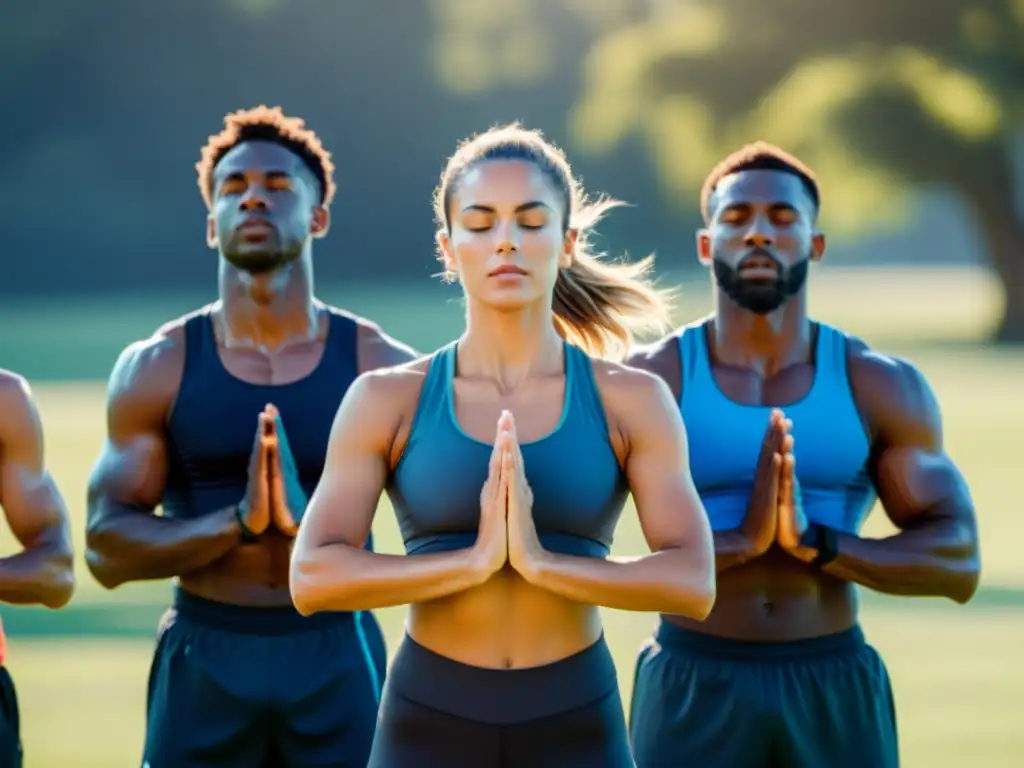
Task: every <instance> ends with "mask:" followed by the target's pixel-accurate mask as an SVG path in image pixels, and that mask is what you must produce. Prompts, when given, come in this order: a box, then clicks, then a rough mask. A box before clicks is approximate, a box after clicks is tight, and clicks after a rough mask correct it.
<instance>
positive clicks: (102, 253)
mask: <svg viewBox="0 0 1024 768" xmlns="http://www.w3.org/2000/svg"><path fill="white" fill-rule="evenodd" d="M1022 40H1024V0H927V1H926V0H858V2H850V3H846V2H844V3H840V2H837V1H836V0H825V1H824V2H823V1H822V0H418V1H414V0H375V2H360V3H357V2H340V1H339V0H291V1H290V2H287V1H286V0H259V1H257V0H149V1H148V2H137V1H136V0H94V1H93V2H81V1H80V0H41V1H40V2H37V3H33V2H29V0H6V1H5V2H4V3H3V4H2V6H0V108H2V116H3V117H2V119H0V168H2V169H3V170H2V172H0V251H2V256H3V259H4V278H3V280H0V296H2V300H0V328H2V329H3V332H2V333H0V365H2V366H3V367H7V368H12V369H14V370H17V371H19V372H21V373H23V374H25V375H27V376H28V377H29V378H30V379H31V380H32V381H33V384H34V386H35V390H36V392H37V395H38V397H39V400H40V403H41V407H42V410H43V415H44V418H45V422H46V428H47V440H48V450H47V455H48V461H49V464H50V467H51V469H52V472H53V474H54V475H55V476H56V478H57V481H58V482H59V484H60V486H61V488H62V490H63V491H64V494H65V496H66V497H67V500H68V503H69V505H70V508H71V511H72V514H73V520H74V525H75V535H76V541H77V545H78V549H79V554H80V552H81V548H82V534H83V529H84V499H85V485H86V479H87V476H88V473H89V469H90V466H91V464H92V462H93V460H94V458H95V457H96V455H97V452H98V450H99V447H100V443H101V441H102V439H103V418H104V415H103V380H104V379H105V377H106V375H107V373H108V372H109V370H110V367H111V365H112V363H113V361H114V359H115V357H116V355H117V353H118V351H119V350H120V349H121V348H122V347H123V346H124V345H125V344H127V343H128V342H130V341H132V340H133V339H136V338H139V337H141V336H145V335H148V334H149V333H151V332H152V330H154V329H155V328H156V327H157V326H158V325H159V324H161V323H162V322H163V321H165V320H167V319H170V318H172V317H174V316H176V315H178V314H182V313H184V312H186V311H188V310H190V309H192V308H194V307H196V306H198V305H199V304H201V303H204V302H206V301H208V300H210V299H211V298H213V296H214V295H215V265H216V255H215V254H214V253H213V252H211V251H209V250H207V249H206V247H205V244H204V240H203V236H204V215H205V211H204V209H203V205H202V201H201V199H200V197H199V194H198V191H197V188H196V186H195V172H194V169H193V164H194V163H195V161H196V160H197V158H198V153H199V147H200V146H201V145H202V143H204V141H205V140H206V137H207V135H209V134H210V133H213V132H216V131H217V130H219V128H220V126H221V118H222V116H223V114H224V113H225V112H227V111H231V110H234V109H238V108H241V107H249V106H254V105H256V104H260V103H265V104H268V105H280V106H282V107H283V108H284V109H285V111H286V112H289V113H290V114H296V115H299V116H302V117H304V118H306V120H307V121H308V123H309V124H310V126H311V127H313V128H314V129H315V130H317V131H318V132H319V133H320V135H321V136H322V137H323V140H324V141H325V143H326V144H327V146H328V148H329V149H330V150H331V151H332V152H333V155H334V160H335V163H336V164H337V166H338V172H337V173H338V183H339V194H338V198H337V203H336V204H335V206H334V211H333V214H334V225H333V229H332V231H331V234H330V235H329V236H328V238H327V239H326V240H325V241H323V242H321V243H318V246H317V254H316V264H317V267H316V268H317V270H318V285H317V287H318V291H319V293H320V295H321V296H322V297H323V298H325V299H327V300H330V301H334V302H337V303H339V304H341V305H342V306H345V307H346V308H349V309H351V310H354V311H356V312H359V313H364V314H366V315H368V316H369V317H371V318H373V319H374V320H377V321H378V322H380V323H381V324H382V325H383V326H384V327H385V328H386V329H387V330H388V331H389V332H391V333H392V334H394V335H396V336H398V337H400V338H401V339H403V340H405V341H407V342H408V343H410V344H413V345H414V346H416V347H417V348H419V349H421V350H423V351H428V350H432V349H434V348H436V347H438V346H439V345H441V344H442V343H443V342H445V341H447V340H449V339H450V338H452V337H453V336H454V335H455V334H457V333H458V332H459V329H460V324H461V306H460V304H459V294H458V289H457V288H456V287H452V286H444V285H441V284H440V283H439V282H438V281H437V280H435V279H433V278H431V275H432V274H434V273H436V272H437V264H436V263H435V262H434V261H433V225H432V221H431V208H430V195H431V192H432V189H433V185H434V184H435V182H436V180H437V175H438V173H439V172H440V170H441V167H442V164H443V162H444V159H445V157H446V156H447V155H448V154H449V153H450V152H451V151H452V150H453V149H454V147H455V144H456V142H457V141H458V140H459V139H460V138H462V137H463V136H465V135H466V134H467V133H471V132H474V131H478V130H482V129H485V128H487V127H488V126H490V125H492V124H494V123H497V122H505V121H510V120H516V119H518V120H521V121H523V122H524V123H525V124H527V125H529V126H531V127H539V128H542V129H543V130H544V131H545V132H546V133H547V134H548V135H549V136H550V137H551V138H553V139H555V140H556V141H557V142H558V143H559V144H561V145H563V146H564V147H565V149H566V150H567V151H568V153H569V155H570V158H571V159H572V160H573V161H574V164H575V167H576V169H577V170H578V171H579V173H580V174H581V175H582V176H583V177H584V180H585V182H586V183H587V185H588V186H589V187H590V188H591V189H592V190H593V191H604V192H608V193H610V194H612V195H614V196H616V197H619V198H622V199H625V200H627V201H629V202H631V203H632V204H633V207H631V208H627V209H623V210H620V211H618V212H616V213H615V214H614V215H613V216H612V217H611V218H610V219H609V220H608V221H607V223H606V224H605V225H604V226H603V228H602V235H603V237H602V245H604V246H605V247H606V248H607V249H608V250H609V251H611V252H613V253H615V254H621V253H628V254H630V255H633V256H639V255H643V254H646V253H649V252H656V253H657V255H658V265H659V271H660V274H661V277H662V279H663V280H665V281H666V282H670V283H682V285H683V293H682V300H681V303H680V307H679V312H678V320H679V322H680V323H683V322H685V321H688V320H691V319H693V318H695V317H697V316H699V315H700V314H702V313H705V312H706V311H707V310H708V309H709V307H710V294H709V287H708V278H707V276H706V274H705V273H703V272H702V270H701V269H700V268H699V266H698V265H697V263H696V260H695V256H694V248H693V232H694V229H695V228H696V227H697V226H698V225H699V217H698V201H697V190H698V188H699V185H700V183H701V181H702V180H703V178H704V175H705V174H706V173H707V171H708V170H709V169H710V168H711V166H712V165H714V163H715V162H716V160H718V159H719V158H720V157H721V156H722V155H724V154H725V153H727V152H729V151H731V150H732V149H735V148H737V147H738V146H739V145H741V144H742V143H745V142H747V141H750V140H754V139H758V138H763V139H766V140H769V141H774V142H776V143H778V144H780V145H781V146H782V147H783V148H785V149H787V150H789V151H791V152H794V153H796V154H797V155H799V156H800V157H802V158H803V159H804V160H805V161H807V162H808V163H810V164H811V165H812V166H813V167H815V169H816V170H817V171H818V174H819V176H820V178H821V180H822V185H823V189H824V211H823V216H822V224H823V227H824V228H825V231H826V232H827V233H828V234H829V235H830V237H831V239H830V249H829V252H828V254H827V257H826V259H825V262H824V263H823V264H822V265H821V266H820V267H818V268H816V269H815V271H813V273H812V283H811V292H812V301H811V304H812V309H813V311H814V314H815V315H816V316H818V317H820V318H821V319H823V320H827V321H830V322H833V323H838V324H840V325H842V326H844V327H845V328H847V329H848V330H850V331H852V332H855V333H858V334H861V335H863V336H864V337H865V338H866V339H867V340H868V341H870V342H872V343H874V344H876V345H878V346H880V347H881V348H882V349H884V350H886V351H890V352H894V353H898V354H901V355H905V356H908V357H909V358H911V359H912V360H913V361H914V362H915V363H917V364H918V365H919V366H920V367H921V368H922V369H923V370H924V372H925V373H926V374H927V375H928V376H929V378H930V379H931V381H932V383H933V385H934V387H935V389H936V391H937V392H938V395H939V397H940V399H941V401H942V404H943V408H944V415H945V421H946V436H947V442H948V448H949V451H950V453H951V454H952V455H953V457H954V458H955V459H956V460H957V461H958V462H959V463H960V464H961V465H962V467H963V468H964V470H965V472H966V473H967V476H968V478H969V480H970V481H971V485H972V490H973V492H974V496H975V500H976V503H977V507H978V513H979V517H980V520H981V531H982V540H983V554H984V568H985V570H984V576H983V585H982V588H981V590H980V591H979V593H978V595H977V597H976V598H975V600H974V601H973V603H972V604H970V605H969V606H966V607H961V606H957V605H955V604H953V603H948V602H942V601H938V600H928V599H894V598H883V597H878V596H875V595H869V594H865V595H864V601H863V603H864V624H865V626H866V629H867V632H868V634H869V636H870V638H871V639H872V641H873V642H874V643H875V644H876V645H877V646H878V647H879V648H880V650H881V651H882V653H883V655H884V656H885V657H886V659H887V660H888V663H889V666H890V669H891V672H892V676H893V679H894V683H895V687H896V696H897V706H898V710H899V718H900V728H901V737H902V751H903V762H904V764H905V765H907V766H909V768H918V766H927V767H929V768H932V767H934V768H943V767H944V766H961V765H964V764H965V763H966V762H967V761H971V762H972V763H973V764H975V765H977V766H985V767H988V766H991V767H993V768H995V767H996V766H1011V765H1020V764H1024V728H1022V727H1021V726H1022V725H1024V665H1022V664H1021V663H1020V654H1021V651H1022V649H1024V611H1022V610H1021V609H1022V607H1024V591H1022V590H1024V557H1022V555H1021V551H1020V547H1021V546H1022V544H1021V542H1024V508H1022V507H1021V502H1020V498H1021V492H1020V487H1019V485H1017V484H1016V481H1017V480H1019V475H1020V469H1019V467H1020V464H1021V460H1022V459H1024V437H1022V434H1024V408H1022V407H1021V395H1022V393H1024V352H1022V349H1024V348H1022V347H1021V346H1020V342H1022V341H1024V246H1022V243H1024V109H1022V107H1024V44H1022V42H1021V41H1022ZM876 518H877V519H875V520H873V521H872V522H871V523H870V524H869V531H870V532H872V533H881V532H885V531H886V530H887V528H886V524H885V523H884V516H882V514H881V511H880V510H879V512H878V514H877V515H876ZM375 530H376V532H377V536H378V542H379V546H380V547H381V548H383V549H385V550H387V551H400V541H399V539H398V537H397V531H396V528H395V526H394V523H393V519H392V515H391V511H390V509H387V508H386V506H385V507H382V510H381V514H380V515H379V516H378V521H377V524H376V527H375ZM641 542H642V540H641V538H640V536H639V532H638V529H637V526H636V524H635V521H634V520H632V519H631V518H630V516H629V515H627V516H626V522H625V523H624V525H623V527H622V528H621V529H620V532H619V534H618V537H617V543H616V550H617V551H618V552H623V553H624V552H636V551H638V550H639V548H640V547H641V546H642V543H641ZM4 547H5V549H4V551H5V552H10V551H13V543H12V542H11V541H10V537H9V536H5V537H4ZM168 595H169V585H168V584H143V585H130V586H125V587H122V588H119V589H118V590H116V591H115V592H112V593H111V592H105V591H103V590H102V589H101V588H100V587H99V586H98V585H96V584H95V582H93V580H92V579H91V577H90V576H89V575H88V572H87V571H86V570H85V567H84V565H80V567H79V587H78V591H77V594H76V596H75V599H74V601H73V602H72V604H71V605H70V606H69V607H67V608H66V609H64V610H62V611H59V612H51V611H47V610H45V609H35V608H21V609H18V608H12V607H4V608H3V609H2V615H3V621H4V626H5V628H6V630H7V632H8V634H9V635H10V637H11V648H10V652H9V654H8V666H9V669H10V670H11V673H12V674H13V676H14V678H15V681H16V683H17V685H18V688H19V694H20V698H21V706H22V730H23V736H24V742H25V750H26V758H27V760H26V765H27V766H29V768H65V767H68V768H71V767H72V766H73V767H74V768H99V767H100V766H102V767H103V768H119V767H120V766H126V767H128V766H133V765H138V763H139V759H140V749H141V744H142V736H143V725H144V719H143V717H144V697H145V686H146V675H147V672H148V663H149V659H150V654H151V652H152V649H153V641H154V633H155V629H156V622H157V618H158V616H159V614H160V613H161V611H162V609H163V608H164V607H165V606H166V604H167V600H168ZM381 616H382V621H383V622H384V623H385V626H386V629H387V632H388V638H389V644H390V647H391V649H394V647H395V644H396V642H397V639H398V638H399V636H400V633H401V628H402V627H401V624H402V616H403V612H402V611H401V610H389V611H384V612H382V614H381ZM651 626H652V617H651V616H648V615H642V614H625V613H617V612H608V614H607V631H608V636H609V639H610V641H611V643H612V647H613V650H614V651H615V653H616V658H617V661H618V665H619V672H620V677H621V681H622V686H623V691H624V695H625V696H624V697H625V698H627V699H628V694H629V687H630V685H631V680H632V668H633V667H632V665H633V659H634V655H635V651H636V649H637V648H638V646H639V645H640V643H641V641H642V640H643V638H644V637H645V636H646V635H647V634H648V632H649V631H650V628H651ZM865 768H870V767H868V766H866V767H865Z"/></svg>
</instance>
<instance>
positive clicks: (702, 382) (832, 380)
mask: <svg viewBox="0 0 1024 768" xmlns="http://www.w3.org/2000/svg"><path fill="white" fill-rule="evenodd" d="M706 325H707V321H706V320H705V321H702V322H700V323H699V324H696V325H692V326H690V327H688V328H686V329H685V330H684V331H683V333H682V335H681V336H680V337H679V350H680V355H681V357H682V397H681V398H680V408H681V410H682V415H683V421H684V422H685V423H686V432H687V435H688V437H689V443H690V472H691V474H692V475H693V480H694V484H695V485H696V487H697V490H698V491H699V493H700V497H701V500H702V501H703V502H704V507H705V509H706V510H707V513H708V518H709V520H710V522H711V528H712V530H715V531H726V530H732V529H735V528H737V527H738V526H739V525H740V523H741V522H742V521H743V517H744V515H745V514H746V510H747V504H748V502H749V500H750V492H751V489H752V487H753V483H754V470H755V467H756V464H757V457H758V454H759V453H760V450H761V443H762V442H763V440H764V434H765V430H766V429H767V427H768V419H769V416H770V414H771V412H772V409H773V408H774V407H775V406H754V405H741V404H739V403H736V402H734V401H732V400H730V399H729V398H728V397H726V396H725V395H724V394H723V393H722V391H721V390H720V389H719V388H718V384H717V383H716V382H715V379H714V375H713V373H712V370H711V363H710V355H709V354H708V346H707V336H706ZM815 349H816V351H815V357H814V360H815V363H814V382H813V384H812V386H811V390H810V391H809V392H808V393H807V395H806V396H805V397H804V398H803V399H802V400H800V401H799V402H796V403H793V404H792V405H783V406H778V407H779V408H780V409H781V410H782V411H783V413H785V415H786V417H787V418H789V419H792V421H793V429H792V435H793V441H794V443H793V454H794V456H795V457H796V474H797V479H798V480H799V481H800V488H801V491H802V499H803V507H804V512H805V514H806V515H807V518H808V519H809V520H811V521H813V522H816V523H819V524H821V525H825V526H828V527H830V528H833V529H835V530H837V531H842V532H844V533H857V532H858V531H859V530H860V526H861V524H862V523H863V522H864V519H865V518H866V517H867V515H868V513H869V512H870V511H871V507H872V505H874V503H875V491H874V486H873V484H872V483H871V480H870V478H869V476H868V473H867V460H868V455H869V453H870V449H871V447H870V444H869V441H868V437H867V435H866V434H865V431H864V425H863V423H862V421H861V418H860V414H859V412H858V410H857V406H856V403H855V402H854V400H853V394H852V392H851V391H850V384H849V380H848V378H847V374H846V335H845V334H843V333H842V332H841V331H837V330H836V329H834V328H831V327H829V326H827V325H825V324H823V323H819V324H818V340H817V345H816V348H815Z"/></svg>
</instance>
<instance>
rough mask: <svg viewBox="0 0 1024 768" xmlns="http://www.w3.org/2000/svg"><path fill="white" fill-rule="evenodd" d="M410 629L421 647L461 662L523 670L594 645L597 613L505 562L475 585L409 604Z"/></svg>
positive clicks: (598, 630)
mask: <svg viewBox="0 0 1024 768" xmlns="http://www.w3.org/2000/svg"><path fill="white" fill-rule="evenodd" d="M408 631H409V635H410V636H411V637H412V639H413V640H415V641H416V642H417V643H419V644H420V645H422V646H424V647H426V648H428V649H429V650H431V651H433V652H434V653H437V654H439V655H441V656H445V657H447V658H449V659H453V660H454V661H458V662H460V663H462V664H468V665H470V666H474V667H486V668H490V669H524V668H527V667H539V666H543V665H545V664H551V663H554V662H556V661H561V660H562V659H565V658H568V657H569V656H572V655H573V654H576V653H579V652H580V651H582V650H584V649H585V648H587V647H589V646H591V645H593V644H594V643H595V642H597V640H598V639H600V637H601V617H600V614H599V612H598V610H597V608H595V607H594V606H591V605H584V604H582V603H577V602H574V601H572V600H566V599H565V598H563V597H559V596H558V595H555V594H553V593H551V592H548V591H546V590H542V589H538V588H537V587H534V586H532V585H531V584H529V583H528V582H527V581H525V580H524V579H523V578H522V577H521V576H520V575H519V574H518V573H517V572H516V571H515V570H514V569H512V568H511V567H508V566H506V567H505V568H504V569H503V570H501V571H499V572H498V573H497V574H495V575H494V576H493V577H491V579H490V580H489V581H487V583H485V584H482V585H481V586H479V587H474V588H473V589H469V590H466V591H465V592H461V593H459V594H457V595H450V596H448V597H445V598H441V599H440V600H433V601H431V602H429V603H420V604H418V605H414V606H411V608H410V613H409V623H408Z"/></svg>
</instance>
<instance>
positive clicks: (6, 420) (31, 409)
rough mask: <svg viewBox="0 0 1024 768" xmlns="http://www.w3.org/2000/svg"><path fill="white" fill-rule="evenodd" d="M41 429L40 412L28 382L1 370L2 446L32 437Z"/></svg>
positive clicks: (0, 423) (0, 439)
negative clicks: (15, 440)
mask: <svg viewBox="0 0 1024 768" xmlns="http://www.w3.org/2000/svg"><path fill="white" fill-rule="evenodd" d="M39 428H40V419H39V410H38V408H37V406H36V402H35V398H34V397H33V394H32V388H31V386H29V383H28V380H27V379H26V378H25V377H24V376H22V375H21V374H19V373H15V372H14V371H8V370H5V369H2V368H0V444H4V445H6V444H8V443H10V442H11V441H12V440H14V439H20V438H22V437H26V438H27V437H30V436H31V435H34V434H36V432H37V431H38V430H39Z"/></svg>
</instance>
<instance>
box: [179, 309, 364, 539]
mask: <svg viewBox="0 0 1024 768" xmlns="http://www.w3.org/2000/svg"><path fill="white" fill-rule="evenodd" d="M211 311H212V305H211V306H207V307H204V308H203V309H201V310H199V311H198V312H196V313H195V314H194V315H192V316H191V317H189V318H188V319H187V320H186V321H185V370H184V374H183V375H182V379H181V387H180V389H179V391H178V397H177V400H176V402H175V404H174V408H173V411H172V413H171V416H170V418H169V420H168V425H167V442H168V475H167V483H166V486H165V488H164V494H163V509H164V514H165V515H167V516H168V517H172V518H193V517H198V516H200V515H204V514H208V513H210V512H214V511H216V510H218V509H224V508H225V507H228V506H231V505H232V504H237V503H238V502H239V501H241V499H242V497H243V496H244V494H245V487H246V482H247V480H248V470H249V457H250V455H251V454H252V446H253V440H254V438H255V435H256V426H257V419H258V416H259V414H260V412H261V411H262V410H263V408H264V407H265V406H266V404H267V403H273V404H274V405H275V406H277V409H278V410H279V411H280V413H281V422H282V423H283V424H284V427H285V430H286V431H287V435H288V442H289V444H290V446H291V450H292V454H293V456H294V458H295V465H296V468H297V469H298V473H299V480H300V482H301V483H302V487H303V489H304V490H305V491H306V495H307V496H310V495H312V493H313V491H314V490H315V489H316V486H317V483H318V482H319V481H320V475H321V473H322V472H323V468H324V456H325V454H326V453H327V441H328V438H329V437H330V433H331V425H332V423H333V422H334V415H335V413H336V412H337V410H338V406H339V405H340V404H341V400H342V398H343V397H344V396H345V393H346V392H347V391H348V388H349V387H350V386H351V385H352V382H353V381H355V379H356V377H357V376H358V375H359V369H358V362H357V351H356V350H357V329H358V325H357V323H356V321H355V319H354V318H353V317H352V316H351V315H349V314H347V313H345V312H342V311H341V310H338V309H335V308H333V307H328V308H327V311H328V313H329V315H328V316H329V320H330V327H329V329H328V332H327V339H326V341H325V344H324V353H323V357H322V358H321V360H320V362H319V364H318V365H317V367H316V368H315V369H314V370H313V371H312V372H311V373H310V374H309V375H308V376H306V377H305V378H302V379H299V380H298V381H296V382H294V383H291V384H283V385H264V384H250V383H248V382H245V381H242V380H241V379H238V378H235V377H234V376H233V375H232V374H230V373H229V372H228V371H227V369H226V368H225V367H224V364H223V362H222V361H221V358H220V355H219V354H218V352H217V343H216V339H215V338H214V335H213V321H212V317H211ZM367 545H368V546H370V542H367Z"/></svg>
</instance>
